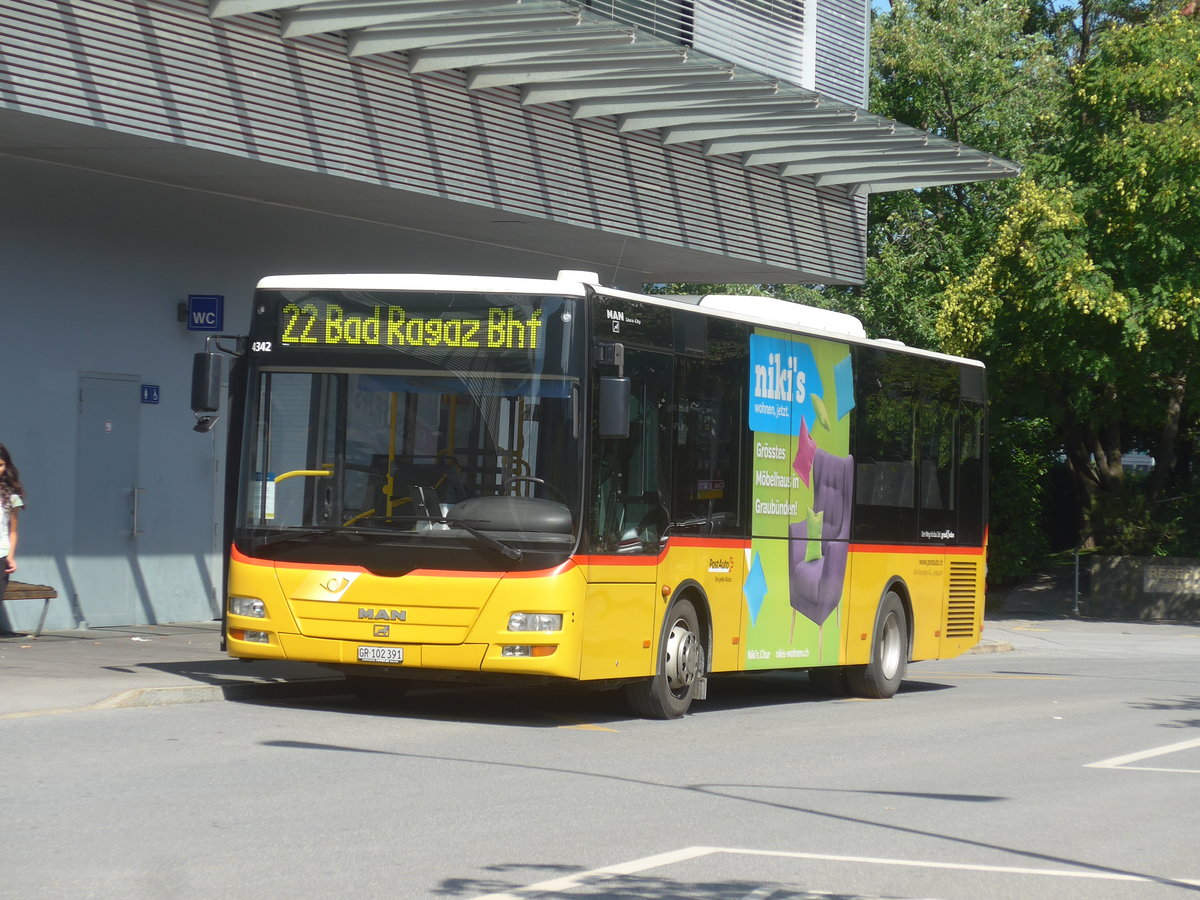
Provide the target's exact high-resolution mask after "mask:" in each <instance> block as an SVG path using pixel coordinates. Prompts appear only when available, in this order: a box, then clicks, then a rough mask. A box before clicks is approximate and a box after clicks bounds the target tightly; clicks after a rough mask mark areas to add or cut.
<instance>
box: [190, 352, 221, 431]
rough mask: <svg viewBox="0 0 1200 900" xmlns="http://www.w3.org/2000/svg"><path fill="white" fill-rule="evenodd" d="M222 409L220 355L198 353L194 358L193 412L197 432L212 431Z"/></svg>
mask: <svg viewBox="0 0 1200 900" xmlns="http://www.w3.org/2000/svg"><path fill="white" fill-rule="evenodd" d="M220 408H221V356H220V354H219V353H197V354H196V355H195V356H193V357H192V412H194V413H195V414H196V424H195V426H194V430H195V431H199V432H201V433H204V432H207V431H211V430H212V427H213V425H215V424H216V423H217V417H216V416H215V415H207V414H208V413H215V412H217V411H218V410H219V409H220Z"/></svg>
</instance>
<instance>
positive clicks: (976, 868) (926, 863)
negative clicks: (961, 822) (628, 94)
mask: <svg viewBox="0 0 1200 900" xmlns="http://www.w3.org/2000/svg"><path fill="white" fill-rule="evenodd" d="M1188 743H1195V742H1188ZM717 853H731V854H735V855H738V856H771V857H775V858H780V859H806V860H814V861H818V862H842V863H854V864H855V865H863V864H867V865H876V866H905V867H908V868H917V869H941V870H945V871H957V872H992V873H996V874H1000V875H1040V876H1044V877H1050V878H1083V879H1092V880H1094V881H1124V882H1138V883H1142V884H1155V883H1161V882H1163V881H1169V882H1172V883H1174V884H1178V885H1194V886H1197V887H1200V879H1182V878H1171V879H1166V878H1153V877H1151V876H1148V875H1134V874H1132V873H1126V872H1097V871H1091V870H1087V869H1037V868H1032V867H1029V866H997V865H983V864H978V863H949V862H937V861H935V860H922V859H888V858H886V857H876V856H838V855H834V854H829V853H801V852H792V851H786V850H746V849H741V848H738V847H685V848H683V849H682V850H675V851H672V852H670V853H659V854H656V855H655V856H645V857H642V858H641V859H635V860H632V861H630V862H626V863H617V864H616V865H612V866H604V867H603V868H600V869H592V870H590V871H587V872H576V873H575V874H574V875H567V876H564V877H562V878H553V879H551V880H549V881H539V882H538V883H537V884H527V885H525V886H524V887H519V888H514V889H513V890H511V891H504V892H502V893H498V894H485V895H482V896H478V897H475V898H474V900H521V898H525V897H529V896H530V895H536V894H541V893H546V892H548V891H565V890H570V889H571V888H576V887H580V886H582V885H586V884H594V883H596V882H600V881H604V880H606V879H608V878H612V877H614V876H617V875H633V874H636V873H638V872H645V871H647V870H649V869H657V868H659V867H661V866H669V865H673V864H675V863H680V862H687V861H688V860H692V859H699V858H700V857H703V856H712V855H714V854H717ZM751 896H753V895H751Z"/></svg>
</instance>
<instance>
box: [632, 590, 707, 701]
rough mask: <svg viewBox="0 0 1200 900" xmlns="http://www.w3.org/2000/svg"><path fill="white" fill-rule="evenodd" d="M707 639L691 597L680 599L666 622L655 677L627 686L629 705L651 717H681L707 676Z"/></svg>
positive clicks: (673, 605) (659, 642)
mask: <svg viewBox="0 0 1200 900" xmlns="http://www.w3.org/2000/svg"><path fill="white" fill-rule="evenodd" d="M705 672H706V669H705V652H704V638H703V635H702V634H701V632H700V617H699V616H697V615H696V607H695V606H693V605H692V602H691V601H690V600H684V599H680V600H676V601H675V602H674V603H672V604H671V608H670V610H669V611H668V612H667V618H666V619H665V620H664V622H663V630H662V636H661V637H660V638H659V641H658V663H657V665H656V666H655V672H654V675H653V677H651V678H646V679H642V680H640V681H635V682H634V683H632V684H629V685H626V686H625V697H626V699H627V700H628V701H629V706H630V708H631V709H632V710H633V712H634V713H636V714H637V715H639V716H643V717H645V718H647V719H677V718H679V717H680V716H682V715H683V714H684V713H686V712H687V711H688V708H689V707H690V706H691V705H692V700H693V699H694V697H695V695H696V687H697V684H698V683H699V681H700V679H701V678H703V677H704V675H705Z"/></svg>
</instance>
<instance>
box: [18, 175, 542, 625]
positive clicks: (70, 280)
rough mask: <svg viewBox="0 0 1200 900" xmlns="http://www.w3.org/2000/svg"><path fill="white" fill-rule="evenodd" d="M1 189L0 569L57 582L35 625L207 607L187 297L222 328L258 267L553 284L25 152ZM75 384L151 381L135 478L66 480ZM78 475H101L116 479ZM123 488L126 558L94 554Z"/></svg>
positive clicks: (438, 239) (207, 526)
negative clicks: (13, 501) (6, 457)
mask: <svg viewBox="0 0 1200 900" xmlns="http://www.w3.org/2000/svg"><path fill="white" fill-rule="evenodd" d="M0 184H2V185H3V186H4V203H3V215H0V271H3V272H4V287H3V297H2V298H0V309H2V310H3V315H2V317H0V331H2V337H0V344H2V346H3V350H2V352H0V385H3V392H4V404H3V406H4V420H3V423H2V424H0V443H4V444H6V445H7V446H8V448H9V450H10V451H11V452H12V454H13V457H14V460H15V462H16V464H17V466H18V468H19V469H20V472H21V477H22V480H23V481H24V483H25V486H26V489H27V491H28V498H27V500H28V507H27V509H26V510H25V512H24V514H23V515H22V518H21V532H20V544H19V547H18V563H19V566H20V568H19V570H18V572H17V574H16V576H15V577H16V578H17V579H18V580H21V581H27V582H35V583H43V584H49V585H52V586H54V587H55V588H56V589H57V590H58V591H59V594H60V597H59V599H57V600H55V601H53V603H52V604H51V607H50V613H49V615H48V617H47V619H46V627H47V628H49V629H63V628H73V627H75V626H77V625H78V624H80V623H81V622H82V621H89V622H91V623H93V624H95V623H96V621H98V620H99V621H104V615H107V613H105V611H107V610H115V612H114V615H119V614H120V613H121V612H122V611H125V610H127V611H128V613H129V616H130V618H129V621H130V622H134V623H145V622H153V621H162V622H168V621H199V620H204V619H210V618H213V617H214V616H215V615H217V614H218V613H219V609H220V607H219V604H218V600H217V597H216V593H217V590H218V589H219V585H220V578H221V576H220V573H221V566H220V561H219V560H220V553H219V548H218V547H217V541H216V535H215V530H214V529H215V525H216V522H217V521H218V512H219V511H218V506H219V503H220V491H219V489H218V485H219V484H220V480H219V479H220V474H221V473H220V465H221V463H222V460H223V456H224V445H223V440H224V428H223V425H224V423H223V422H222V423H221V424H220V425H218V428H217V430H216V431H215V432H214V433H212V434H209V435H201V434H196V433H194V432H193V431H192V430H191V426H192V424H193V423H194V418H193V415H192V413H191V410H190V409H189V403H190V379H191V356H192V354H193V353H195V352H197V351H199V350H201V349H203V345H204V336H203V334H201V333H198V332H189V331H187V330H186V325H185V324H183V323H181V322H179V321H178V316H177V305H178V304H179V303H180V302H185V301H186V300H187V296H188V294H193V293H203V294H222V295H224V296H225V330H226V331H227V332H229V333H244V332H245V330H246V326H247V323H248V322H249V315H250V297H251V293H252V291H253V289H254V285H255V284H256V282H257V281H258V279H259V278H260V277H262V276H264V275H269V274H275V273H286V272H307V271H317V270H319V271H439V270H442V271H456V272H463V273H467V274H471V273H475V274H483V273H489V272H493V273H498V274H512V275H516V274H526V275H531V274H532V275H544V276H546V277H553V276H554V273H555V271H556V270H557V265H558V261H556V260H555V259H553V258H550V257H547V256H545V255H543V254H539V253H536V252H531V253H524V254H521V253H514V252H513V251H511V250H510V249H507V248H501V247H491V246H487V245H481V244H478V243H470V242H463V241H454V240H452V239H449V238H446V237H444V236H432V235H426V234H421V233H419V232H413V231H405V230H402V229H398V228H388V227H385V226H380V225H377V224H372V223H364V222H357V221H353V220H348V219H345V218H340V217H335V216H324V215H318V214H314V213H306V212H300V211H297V210H294V209H288V208H285V207H281V206H271V205H266V204H261V203H252V202H249V201H246V200H240V199H236V198H230V197H220V196H213V195H210V194H205V193H198V192H195V191H188V190H184V189H181V188H178V187H170V186H164V185H159V184H154V183H149V182H144V181H137V180H133V179H127V178H117V177H112V176H108V175H101V174H96V173H92V172H87V171H85V170H81V169H75V168H66V167H62V166H56V165H50V164H46V163H40V162H32V161H26V160H19V159H12V158H5V157H0ZM83 376H89V377H93V378H96V377H99V380H101V381H103V380H105V379H108V380H113V381H116V382H121V381H126V382H131V384H132V386H133V389H134V390H136V389H137V388H139V387H140V385H142V384H152V385H158V386H159V389H160V399H159V402H158V403H157V404H142V403H140V402H137V404H136V416H135V421H134V423H133V425H134V427H136V429H137V438H136V441H135V442H134V446H135V447H136V459H135V460H134V461H133V463H132V470H133V473H134V478H135V480H136V484H129V485H126V484H123V483H117V482H114V483H113V484H111V485H110V487H111V490H108V491H106V490H105V485H103V484H80V483H79V480H80V476H79V474H78V473H79V472H80V471H82V472H84V473H87V472H89V465H88V464H89V463H90V462H92V461H93V460H94V459H96V458H99V457H100V454H101V452H102V450H103V447H104V444H99V445H97V442H101V441H104V440H105V439H106V438H105V435H103V434H100V433H94V432H96V423H88V426H89V431H88V433H81V431H80V427H81V420H82V418H83V417H82V414H81V409H80V406H81V402H80V385H81V377H83ZM103 424H104V423H103V422H101V423H100V426H99V427H100V428H102V427H103ZM114 427H116V426H114ZM122 437H124V435H121V434H117V435H115V436H113V439H114V440H116V439H120V438H122ZM97 447H99V449H96V448H97ZM81 454H83V459H81V458H80V456H81ZM85 477H88V478H89V480H96V481H104V482H107V481H110V480H113V479H116V478H117V475H116V474H115V473H112V472H108V471H102V472H100V473H95V472H94V471H93V472H92V474H91V475H89V476H85ZM135 486H136V487H138V488H139V489H141V490H142V491H144V493H142V494H140V495H139V497H138V503H139V529H140V530H141V531H143V534H142V535H140V536H138V537H136V538H134V537H130V536H128V535H124V537H122V538H121V539H120V540H116V539H115V538H114V541H113V542H112V543H110V544H109V546H115V547H117V548H118V551H120V550H122V549H123V550H125V551H126V552H117V553H115V554H108V556H111V558H109V559H105V560H98V559H95V558H92V557H93V556H94V553H93V552H92V550H91V548H92V547H94V546H95V543H94V541H93V538H95V537H96V536H97V534H99V533H101V532H104V531H106V530H107V531H114V532H121V533H122V534H124V532H125V531H130V530H132V502H133V498H132V496H131V495H130V494H129V491H130V490H131V489H132V488H133V487H135ZM97 494H98V495H99V497H98V499H97V506H98V508H96V509H92V510H90V511H89V510H79V511H78V512H77V507H78V499H79V498H80V497H81V496H83V497H88V496H92V495H97ZM126 593H128V594H129V596H128V597H126V596H118V595H124V594H126ZM40 611H41V604H40V602H39V601H33V600H29V601H15V602H10V603H6V604H4V605H3V608H2V609H0V615H2V616H3V618H2V619H0V626H7V627H8V628H9V629H12V630H28V629H32V628H33V627H34V626H35V625H36V623H37V620H38V615H39V613H40ZM97 611H100V612H101V613H104V615H100V614H99V613H98V612H97ZM98 616H99V618H98Z"/></svg>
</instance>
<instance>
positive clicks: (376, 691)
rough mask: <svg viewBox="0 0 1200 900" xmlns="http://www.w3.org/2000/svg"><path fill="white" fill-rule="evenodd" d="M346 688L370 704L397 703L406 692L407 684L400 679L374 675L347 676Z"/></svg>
mask: <svg viewBox="0 0 1200 900" xmlns="http://www.w3.org/2000/svg"><path fill="white" fill-rule="evenodd" d="M346 687H348V688H350V691H351V692H352V693H353V694H354V695H355V696H356V697H359V698H360V699H362V700H370V701H371V702H372V703H398V702H400V700H401V699H402V698H403V697H404V694H405V692H406V691H407V690H408V682H406V681H404V680H403V679H400V678H383V677H379V676H375V675H347V676H346Z"/></svg>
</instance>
